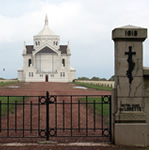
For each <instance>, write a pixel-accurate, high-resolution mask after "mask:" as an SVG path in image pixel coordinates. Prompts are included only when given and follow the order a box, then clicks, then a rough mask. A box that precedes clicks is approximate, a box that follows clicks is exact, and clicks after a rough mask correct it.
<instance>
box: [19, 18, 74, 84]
mask: <svg viewBox="0 0 150 150" xmlns="http://www.w3.org/2000/svg"><path fill="white" fill-rule="evenodd" d="M33 42H34V44H33V45H26V44H25V43H24V49H23V54H22V55H23V68H22V69H21V70H18V80H19V81H24V82H72V81H73V80H74V79H75V73H76V70H75V69H74V68H72V67H71V66H70V56H71V53H70V47H69V42H68V44H67V45H60V37H59V36H58V35H56V34H55V33H54V32H53V31H52V30H51V29H50V28H49V26H48V18H47V16H46V17H45V25H44V28H43V29H42V30H41V31H40V32H39V33H38V34H37V35H35V36H34V37H33Z"/></svg>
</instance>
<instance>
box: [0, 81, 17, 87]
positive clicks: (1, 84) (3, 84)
mask: <svg viewBox="0 0 150 150" xmlns="http://www.w3.org/2000/svg"><path fill="white" fill-rule="evenodd" d="M14 83H17V81H13V82H0V86H5V85H9V84H14Z"/></svg>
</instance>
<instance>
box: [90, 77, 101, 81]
mask: <svg viewBox="0 0 150 150" xmlns="http://www.w3.org/2000/svg"><path fill="white" fill-rule="evenodd" d="M91 80H93V81H100V78H99V77H93V78H91Z"/></svg>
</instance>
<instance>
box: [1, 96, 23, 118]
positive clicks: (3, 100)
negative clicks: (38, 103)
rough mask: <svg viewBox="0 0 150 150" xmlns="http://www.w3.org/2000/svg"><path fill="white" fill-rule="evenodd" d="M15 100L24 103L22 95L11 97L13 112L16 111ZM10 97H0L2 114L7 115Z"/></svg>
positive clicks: (10, 110)
mask: <svg viewBox="0 0 150 150" xmlns="http://www.w3.org/2000/svg"><path fill="white" fill-rule="evenodd" d="M15 102H16V103H22V102H23V98H22V97H11V96H10V97H9V113H11V114H13V113H14V112H15V110H14V108H15ZM7 103H8V97H0V113H1V114H0V115H1V116H5V115H6V113H7V111H8V105H7Z"/></svg>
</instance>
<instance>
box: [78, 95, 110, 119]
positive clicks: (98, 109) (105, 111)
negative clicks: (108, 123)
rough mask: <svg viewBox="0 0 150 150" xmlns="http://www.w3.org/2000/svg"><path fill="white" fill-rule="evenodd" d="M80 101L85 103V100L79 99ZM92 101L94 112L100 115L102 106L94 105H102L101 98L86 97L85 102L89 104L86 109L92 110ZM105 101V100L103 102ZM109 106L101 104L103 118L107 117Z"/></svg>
mask: <svg viewBox="0 0 150 150" xmlns="http://www.w3.org/2000/svg"><path fill="white" fill-rule="evenodd" d="M80 100H82V101H84V102H86V98H80ZM94 101H95V111H96V113H97V114H102V104H96V103H102V98H101V97H88V98H87V102H88V103H90V104H88V107H90V108H92V110H93V109H94ZM105 101H107V99H106V100H105ZM109 107H110V105H109V104H107V103H106V104H103V115H104V116H109Z"/></svg>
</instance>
